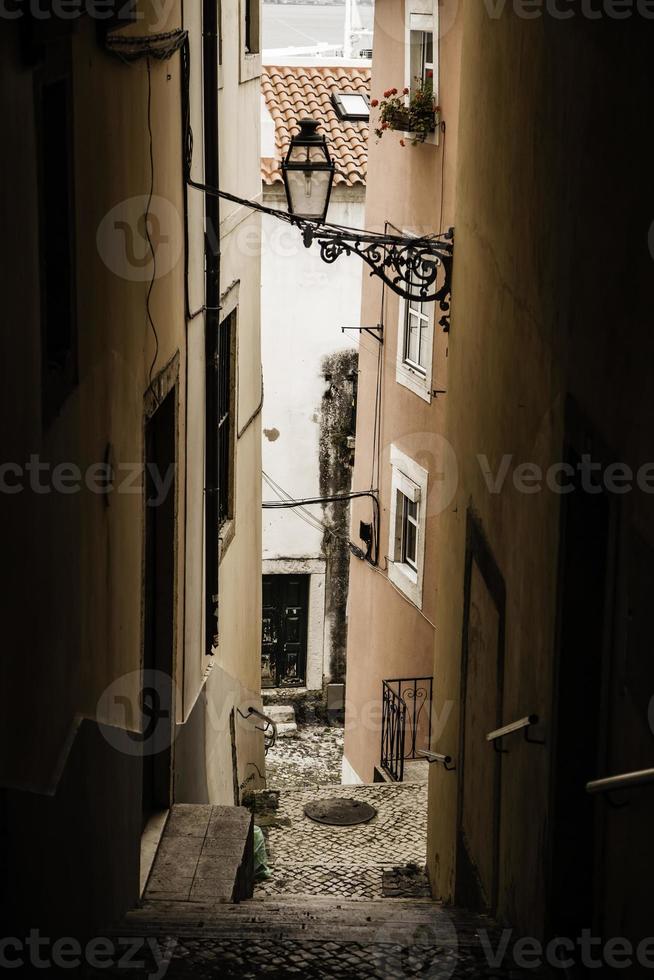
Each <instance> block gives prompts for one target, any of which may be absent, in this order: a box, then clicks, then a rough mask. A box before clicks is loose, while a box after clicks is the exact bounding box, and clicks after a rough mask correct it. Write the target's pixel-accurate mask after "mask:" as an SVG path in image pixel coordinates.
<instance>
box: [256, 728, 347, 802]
mask: <svg viewBox="0 0 654 980" xmlns="http://www.w3.org/2000/svg"><path fill="white" fill-rule="evenodd" d="M342 761H343V728H342V727H341V726H333V727H327V726H324V725H304V726H300V727H299V728H298V731H297V734H296V735H286V736H284V738H279V739H277V742H276V743H275V745H273V747H272V748H271V749H270V751H269V752H268V755H267V756H266V781H267V784H268V787H269V788H271V789H281V788H283V789H288V788H290V787H294V786H296V787H297V786H305V785H306V784H307V783H313V784H316V783H320V784H322V785H326V784H330V783H340V781H341V764H342Z"/></svg>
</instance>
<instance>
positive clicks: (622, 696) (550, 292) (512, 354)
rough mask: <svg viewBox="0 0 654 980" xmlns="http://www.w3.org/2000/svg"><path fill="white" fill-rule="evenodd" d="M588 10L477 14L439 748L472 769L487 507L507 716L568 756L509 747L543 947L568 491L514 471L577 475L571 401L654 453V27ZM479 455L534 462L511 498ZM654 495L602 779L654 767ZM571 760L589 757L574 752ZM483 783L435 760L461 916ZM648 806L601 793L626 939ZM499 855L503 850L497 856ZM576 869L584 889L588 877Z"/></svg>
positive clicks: (618, 928) (615, 646)
mask: <svg viewBox="0 0 654 980" xmlns="http://www.w3.org/2000/svg"><path fill="white" fill-rule="evenodd" d="M571 7H573V8H574V9H573V10H572V11H570V13H571V18H570V19H566V20H562V19H558V18H555V17H552V16H551V15H550V14H548V13H547V11H546V10H545V9H541V11H540V14H539V13H536V14H535V15H534V16H532V17H530V18H529V19H527V18H522V17H519V16H517V15H516V13H515V12H514V11H513V10H512V9H511V7H510V5H507V6H506V8H505V9H504V11H503V13H501V14H500V15H498V16H490V14H489V9H488V5H486V4H482V3H477V2H476V0H470V2H464V3H463V4H462V5H461V17H462V29H463V48H462V54H461V63H462V72H461V78H462V85H461V109H460V124H459V150H458V173H457V203H456V216H455V224H456V247H455V266H454V290H453V320H452V331H451V334H450V339H449V358H448V362H449V363H448V386H447V387H448V396H447V400H446V402H445V434H446V436H447V439H448V440H449V442H450V444H451V445H452V447H453V449H454V452H455V456H456V461H457V467H458V488H457V491H456V495H455V496H454V498H453V500H452V502H451V504H450V506H448V507H447V509H446V510H444V511H443V513H442V514H441V515H440V518H439V525H440V528H439V535H440V542H441V544H440V547H439V551H438V562H437V569H438V571H437V600H436V607H435V616H436V624H437V633H436V636H435V640H434V673H435V675H436V676H437V677H438V684H437V686H436V700H435V709H436V712H437V713H441V712H443V711H444V710H448V711H449V712H450V714H449V720H448V721H447V724H446V726H445V728H444V730H443V731H442V733H441V735H440V737H439V739H438V741H437V744H436V746H435V747H436V748H437V750H438V751H440V752H446V753H451V754H452V755H453V756H455V757H456V756H457V753H458V752H459V751H460V737H461V732H460V725H461V713H460V700H461V696H462V687H461V684H462V677H461V648H462V632H463V629H464V619H463V616H464V594H463V583H464V566H465V555H466V524H467V515H468V513H469V512H470V511H471V512H472V513H474V515H475V517H476V520H477V522H478V524H479V526H480V528H481V529H482V532H483V535H484V537H485V540H486V542H487V545H488V548H489V551H490V552H491V554H492V555H493V557H494V560H495V562H496V565H497V567H498V569H499V572H500V573H501V576H502V578H503V580H504V583H505V589H506V627H505V628H506V633H505V640H504V691H503V698H502V705H501V715H502V719H503V721H504V722H505V723H506V722H510V721H511V720H514V719H516V718H519V717H522V716H524V715H525V714H527V713H529V712H536V713H538V714H539V715H540V716H541V718H542V720H543V723H544V734H545V738H546V742H547V744H546V745H545V746H534V745H529V744H528V743H526V742H524V741H523V740H521V739H519V738H518V739H517V740H515V741H514V742H512V743H511V745H510V746H507V747H508V748H509V749H510V754H509V755H507V756H504V757H503V759H502V767H501V772H502V775H501V784H500V825H499V855H498V856H499V870H498V876H499V881H498V905H497V911H498V915H499V917H500V918H502V919H505V920H506V921H508V922H510V923H512V924H514V925H515V926H517V927H518V928H519V929H520V930H523V931H524V932H525V933H527V934H530V935H540V934H542V933H544V932H546V931H547V912H548V895H549V886H550V882H551V868H550V865H549V858H550V845H551V832H552V827H553V820H554V812H553V810H552V808H551V792H552V782H551V778H552V777H551V773H550V770H551V767H552V766H553V765H554V766H556V765H557V758H558V764H559V765H560V764H561V760H562V758H563V756H562V755H559V756H558V757H556V756H555V755H554V751H555V746H554V745H553V739H554V729H555V718H556V709H557V703H556V697H555V695H554V680H555V676H556V669H557V667H556V649H557V634H556V622H557V578H558V552H559V533H560V520H561V505H562V497H561V495H559V494H556V493H553V492H550V491H549V490H548V489H547V488H546V487H544V488H543V489H542V490H540V491H538V490H537V489H536V490H535V489H534V484H533V483H532V486H531V490H530V492H518V490H517V489H516V486H515V483H514V480H513V469H514V467H515V466H516V465H517V464H518V463H522V462H530V463H535V464H537V465H538V466H539V467H541V468H542V469H543V470H544V471H546V470H547V468H548V466H549V465H550V464H552V463H556V462H559V461H561V459H562V453H563V445H564V438H565V425H566V422H565V405H566V400H567V399H568V397H569V396H572V397H573V398H574V400H575V402H576V404H577V406H578V408H579V410H580V411H581V412H582V413H583V415H584V416H585V417H586V418H587V420H588V431H589V432H590V431H594V432H595V433H596V437H597V438H598V439H599V440H600V441H601V442H603V443H604V444H605V445H607V446H609V447H610V450H609V451H608V454H607V455H608V458H609V459H610V460H612V461H619V462H621V463H627V464H628V465H629V466H631V467H634V468H635V469H637V468H638V467H639V466H640V465H641V464H642V463H643V462H645V461H649V460H650V459H651V453H652V439H651V423H652V408H651V390H652V382H653V380H654V379H653V377H652V365H653V364H654V358H653V356H652V355H653V353H654V350H653V343H652V332H651V304H652V281H653V280H652V255H651V250H650V248H649V247H648V229H649V225H650V222H651V220H652V215H653V214H654V200H653V199H652V186H651V180H650V172H649V171H650V167H649V159H648V156H647V154H646V153H645V150H644V146H645V144H644V142H643V119H644V118H645V116H646V113H647V106H648V105H649V103H650V101H651V94H652V82H653V79H652V71H651V56H650V52H651V42H652V23H651V21H648V20H645V19H644V18H643V17H641V16H640V15H639V14H638V12H637V11H636V10H635V9H634V10H633V11H632V12H631V14H628V15H627V17H626V19H620V20H618V19H615V18H613V17H610V16H608V15H606V13H604V14H602V13H601V12H600V13H597V9H596V8H597V7H599V5H591V7H592V9H593V11H594V19H589V18H588V16H583V13H582V10H581V9H580V8H579V6H578V5H571ZM586 9H587V10H588V6H587V7H586ZM595 15H596V16H595ZM589 439H590V437H589ZM587 445H588V447H591V446H592V445H594V444H593V443H592V442H591V441H589V442H588V443H587ZM479 454H483V455H484V456H485V457H487V459H488V462H489V466H490V468H491V470H492V472H493V473H494V474H496V473H497V472H498V468H499V466H500V464H501V461H502V458H503V456H504V454H512V456H513V459H512V461H511V463H510V468H509V471H508V477H507V479H506V481H505V482H504V484H503V486H502V488H501V490H500V491H499V492H490V491H489V488H488V486H487V483H486V480H485V479H484V475H483V472H482V467H481V465H480V461H479V459H478V455H479ZM536 482H537V481H536ZM618 498H619V499H618ZM651 501H652V498H651V495H650V494H647V493H643V492H642V491H639V490H638V489H637V488H636V490H634V491H632V492H627V493H623V492H620V493H619V494H618V495H613V497H612V506H614V507H617V508H618V510H619V525H620V528H621V530H620V532H619V534H618V542H619V543H618V545H617V547H618V550H619V553H620V554H621V560H620V562H619V565H618V571H617V584H616V589H617V594H618V595H619V596H620V597H621V598H620V600H619V602H618V605H617V612H616V615H615V621H614V624H613V628H612V632H611V637H610V639H609V643H608V651H609V652H608V663H609V668H608V676H609V677H610V678H611V680H610V681H609V683H608V687H607V690H606V698H607V703H608V708H607V714H606V715H605V724H606V727H605V729H604V736H605V738H606V746H605V748H604V751H603V754H602V758H601V759H598V769H599V767H600V766H601V767H602V771H601V772H598V773H597V775H605V774H607V773H617V772H621V771H629V770H630V769H635V768H639V767H640V766H641V765H644V764H645V760H646V759H651V751H652V733H651V729H650V727H649V725H648V723H647V709H646V705H645V703H644V699H643V698H642V697H639V695H638V688H639V687H641V686H642V687H644V688H645V689H646V690H648V691H649V690H651V668H650V667H648V666H647V665H648V664H649V663H650V662H651V659H650V658H649V654H648V653H647V649H646V644H645V643H644V642H643V641H642V639H641V640H640V641H638V642H636V641H635V640H633V634H632V641H633V650H632V652H631V655H630V656H631V662H632V670H633V674H632V675H631V677H629V676H628V675H627V674H625V669H624V660H623V657H624V642H625V637H626V636H627V633H628V626H627V620H628V617H629V614H628V611H627V610H628V607H629V605H630V604H633V605H634V608H635V607H636V606H638V607H639V608H640V609H641V614H640V615H641V617H643V616H644V615H645V613H644V608H643V607H642V604H641V603H639V602H637V600H636V595H637V589H638V587H639V586H637V584H636V582H637V581H640V582H641V583H642V580H643V579H642V576H643V575H644V572H643V570H642V565H641V566H640V568H641V571H640V572H637V571H636V569H637V568H638V567H639V566H638V560H637V556H636V549H635V544H634V539H635V537H638V538H639V539H640V540H641V542H644V544H642V545H641V554H642V553H643V550H642V549H643V548H645V551H646V549H647V548H651V546H652V542H653V541H654V521H653V514H652V502H651ZM630 570H631V571H630ZM627 596H629V598H628V599H627V598H626V597H627ZM641 622H642V619H641ZM621 651H622V652H621ZM598 656H600V652H599V651H598ZM480 707H481V706H480ZM580 717H581V713H580ZM558 749H559V752H560V753H567V752H572V753H574V752H575V744H574V741H573V742H571V743H570V744H569V745H560V746H559V747H558ZM490 751H491V752H492V749H491V750H490ZM647 764H649V763H647ZM465 765H466V766H473V767H478V768H479V769H483V768H484V767H485V766H487V765H488V759H487V758H485V757H484V755H483V751H482V749H480V750H479V751H478V752H477V753H476V754H475V756H474V757H473V759H472V760H469V761H467V762H466V763H465ZM477 775H479V776H480V775H481V772H479V773H478V774H477ZM462 779H463V776H462V773H461V771H460V768H459V769H458V771H457V772H456V773H450V772H445V771H443V770H442V769H441V768H440V767H432V772H431V783H430V830H429V871H430V875H431V879H432V884H433V886H434V888H435V892H436V894H437V895H438V896H439V897H441V898H443V899H444V900H445V901H451V900H453V899H454V898H455V895H456V889H457V884H459V883H460V876H461V866H460V865H459V868H458V871H457V860H456V851H457V844H456V828H457V803H458V800H459V792H460V787H461V782H462ZM647 794H648V791H644V795H641V796H640V797H639V799H635V798H633V799H632V807H631V808H630V809H629V810H625V811H623V812H622V816H620V815H619V813H620V811H615V812H609V811H608V810H607V808H606V805H605V804H604V803H603V802H602V801H601V800H598V802H597V805H596V809H595V811H594V813H595V819H596V821H597V824H596V826H597V827H598V828H599V838H598V840H599V843H598V856H597V874H598V884H599V888H600V892H599V895H600V897H599V899H598V905H597V908H596V915H597V921H598V922H599V924H600V925H599V928H600V929H601V930H602V932H603V933H604V935H605V936H606V937H608V936H617V935H622V936H628V937H631V938H633V937H634V936H635V935H638V934H639V935H640V936H642V935H647V931H646V930H647V929H649V925H648V924H647V922H646V913H645V912H644V907H646V906H647V904H648V899H647V886H646V882H645V881H644V872H643V870H642V868H644V867H645V866H646V864H647V862H648V861H651V843H650V839H649V837H648V836H647V833H646V831H645V829H644V826H645V825H644V821H645V816H644V814H645V813H646V812H650V813H651V794H650V795H649V796H648V795H647ZM564 805H565V804H564ZM648 807H649V808H650V809H649V810H648V809H647V808H648ZM589 830H590V828H589ZM492 846H493V844H492V839H491V836H490V835H488V837H487V839H486V855H485V856H486V857H488V852H489V851H490V849H491V848H492ZM638 854H639V855H640V859H638V858H637V857H636V855H638ZM639 861H640V866H639ZM643 862H644V863H643ZM569 874H570V876H571V879H570V880H571V881H573V880H574V878H575V875H576V870H575V868H574V866H572V867H570V869H569ZM550 911H551V910H550ZM602 932H600V934H602Z"/></svg>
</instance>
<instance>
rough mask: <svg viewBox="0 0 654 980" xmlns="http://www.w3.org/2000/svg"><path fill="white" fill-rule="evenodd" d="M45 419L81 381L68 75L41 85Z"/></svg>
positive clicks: (70, 102)
mask: <svg viewBox="0 0 654 980" xmlns="http://www.w3.org/2000/svg"><path fill="white" fill-rule="evenodd" d="M37 93H38V96H37V97H38V100H39V103H40V104H39V106H38V110H39V118H40V141H39V156H40V159H39V180H40V198H41V200H40V213H41V225H40V270H41V340H42V393H43V418H44V421H45V422H46V423H48V422H49V421H51V420H52V419H53V418H54V416H56V415H57V413H58V412H59V410H60V408H61V406H62V404H63V403H64V401H65V400H66V398H67V397H68V395H69V394H70V392H71V391H72V389H73V388H74V387H75V385H76V384H77V352H76V322H75V320H76V310H75V307H76V300H75V240H74V219H73V215H74V208H73V159H72V157H73V149H72V138H71V135H72V119H71V116H72V97H71V80H70V77H67V76H65V77H63V78H57V79H55V80H52V81H50V80H44V81H42V82H41V83H40V84H39V85H38V86H37Z"/></svg>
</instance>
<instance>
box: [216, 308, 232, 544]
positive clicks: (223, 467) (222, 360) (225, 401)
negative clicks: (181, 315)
mask: <svg viewBox="0 0 654 980" xmlns="http://www.w3.org/2000/svg"><path fill="white" fill-rule="evenodd" d="M235 321H236V312H233V313H230V315H229V316H228V317H227V318H226V319H225V320H223V321H222V323H221V324H220V335H219V338H218V399H217V402H218V523H219V525H222V524H224V523H225V521H226V520H228V519H229V518H231V517H232V516H233V491H232V485H233V466H232V455H233V451H234V340H235V336H234V335H235Z"/></svg>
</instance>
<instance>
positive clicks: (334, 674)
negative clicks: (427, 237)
mask: <svg viewBox="0 0 654 980" xmlns="http://www.w3.org/2000/svg"><path fill="white" fill-rule="evenodd" d="M263 71H264V74H263V78H262V93H263V98H262V181H263V199H264V202H265V203H266V204H268V205H269V206H272V207H274V208H281V209H283V210H285V209H286V207H287V204H286V197H285V193H284V185H283V182H282V174H281V169H280V163H281V160H282V159H283V157H284V155H285V153H286V152H287V150H288V144H289V142H290V140H291V137H292V136H293V135H294V133H295V132H296V131H297V122H298V121H299V120H300V119H302V118H304V117H305V116H307V115H311V116H312V117H313V118H314V119H317V120H318V121H319V122H320V132H321V133H322V134H324V135H325V136H326V137H327V140H328V146H329V151H330V153H331V155H332V158H333V160H334V162H335V164H336V168H337V173H336V177H335V182H334V188H333V190H332V195H331V199H330V207H329V216H328V217H329V220H330V221H332V222H336V223H338V224H343V225H348V226H351V227H355V228H360V227H362V226H363V219H364V206H365V179H366V164H367V153H368V112H369V104H368V99H369V83H370V69H369V67H366V66H365V65H362V63H361V62H357V63H347V62H344V61H343V59H338V60H333V61H331V62H330V61H327V62H326V61H325V60H324V59H313V60H310V59H304V60H303V63H302V64H301V65H300V64H298V65H296V64H293V65H274V66H273V65H265V66H264V70H263ZM343 99H344V101H343ZM348 100H350V101H348ZM262 236H263V245H262V259H261V261H262V270H261V271H262V311H263V312H262V324H261V328H262V359H263V366H264V382H265V391H266V399H265V403H264V410H263V449H262V453H263V496H264V511H263V635H262V658H263V659H262V684H263V686H264V687H269V688H275V687H296V688H297V687H306V688H307V689H308V690H311V691H316V690H318V691H322V690H323V687H324V685H326V684H328V683H329V682H330V681H333V682H335V683H342V682H343V681H344V680H345V653H346V643H347V594H348V573H349V554H350V552H349V546H348V534H349V523H350V521H349V502H348V501H347V500H342V501H338V500H336V501H331V502H330V501H329V497H333V496H334V495H339V494H344V493H348V492H349V491H350V489H351V482H352V461H353V458H354V428H355V408H356V392H357V348H358V343H359V337H358V333H359V332H358V330H356V329H350V330H345V331H343V329H342V328H343V327H355V326H356V325H358V323H359V315H360V301H361V278H362V269H361V262H360V261H359V259H357V258H356V257H350V258H347V257H343V258H341V259H340V260H339V261H338V262H337V263H335V264H334V265H331V266H329V265H326V264H325V263H324V262H323V261H322V260H321V259H320V256H319V254H318V252H317V250H315V249H306V248H305V247H304V245H303V244H302V239H301V235H300V234H299V232H298V231H297V230H296V229H294V228H292V227H289V226H288V225H286V224H284V223H282V222H280V221H277V220H276V219H275V218H274V217H271V216H268V215H264V216H263V219H262ZM289 498H292V499H293V500H296V501H299V500H312V499H314V500H318V501H321V500H322V501H323V502H322V503H316V504H310V503H309V504H306V505H305V506H303V507H302V508H300V507H286V506H285V504H286V503H288V501H289Z"/></svg>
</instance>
